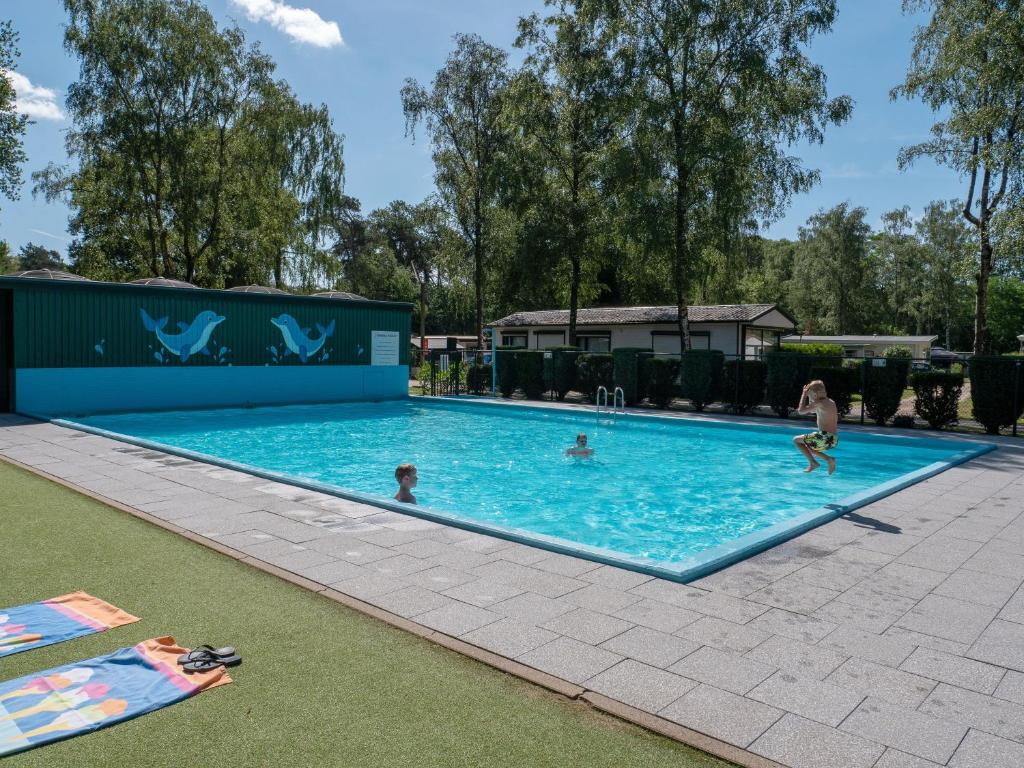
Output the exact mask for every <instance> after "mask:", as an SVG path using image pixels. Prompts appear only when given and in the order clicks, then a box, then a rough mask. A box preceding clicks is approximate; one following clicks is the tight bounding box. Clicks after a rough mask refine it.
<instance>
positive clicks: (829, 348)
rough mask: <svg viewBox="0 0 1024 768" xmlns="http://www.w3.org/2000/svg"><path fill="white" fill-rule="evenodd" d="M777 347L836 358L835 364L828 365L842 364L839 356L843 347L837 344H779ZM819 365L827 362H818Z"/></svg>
mask: <svg viewBox="0 0 1024 768" xmlns="http://www.w3.org/2000/svg"><path fill="white" fill-rule="evenodd" d="M779 349H780V350H782V351H783V352H790V353H795V354H797V355H810V356H811V357H831V358H836V361H835V364H834V365H832V366H830V367H838V366H839V365H841V364H842V360H841V359H840V358H842V357H843V348H842V347H841V346H840V345H839V344H781V345H780V346H779ZM819 365H820V366H825V365H828V363H819Z"/></svg>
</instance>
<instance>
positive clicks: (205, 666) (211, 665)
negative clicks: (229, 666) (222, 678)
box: [181, 659, 224, 672]
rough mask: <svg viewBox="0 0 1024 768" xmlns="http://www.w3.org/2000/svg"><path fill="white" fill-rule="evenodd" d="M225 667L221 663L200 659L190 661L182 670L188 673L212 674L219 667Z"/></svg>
mask: <svg viewBox="0 0 1024 768" xmlns="http://www.w3.org/2000/svg"><path fill="white" fill-rule="evenodd" d="M222 666H224V665H223V664H222V663H221V662H219V661H215V660H213V659H198V660H196V661H188V662H185V663H184V664H182V665H181V668H182V669H183V670H185V671H186V672H211V671H212V670H214V669H217V667H222Z"/></svg>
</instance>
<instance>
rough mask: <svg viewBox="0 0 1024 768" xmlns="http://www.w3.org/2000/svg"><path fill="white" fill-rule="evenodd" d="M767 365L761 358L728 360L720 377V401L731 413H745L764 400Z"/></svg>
mask: <svg viewBox="0 0 1024 768" xmlns="http://www.w3.org/2000/svg"><path fill="white" fill-rule="evenodd" d="M767 376H768V366H767V365H765V363H764V362H763V361H761V360H729V361H728V362H727V363H726V364H725V370H724V373H723V377H722V401H723V402H725V403H726V405H727V407H728V408H729V410H730V411H732V412H733V413H747V412H748V411H749V410H750V409H751V408H754V407H756V406H758V405H760V404H761V401H762V400H764V385H765V380H766V379H767Z"/></svg>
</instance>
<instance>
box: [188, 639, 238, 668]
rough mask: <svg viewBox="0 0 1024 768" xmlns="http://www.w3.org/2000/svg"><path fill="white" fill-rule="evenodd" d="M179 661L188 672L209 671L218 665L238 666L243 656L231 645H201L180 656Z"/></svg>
mask: <svg viewBox="0 0 1024 768" xmlns="http://www.w3.org/2000/svg"><path fill="white" fill-rule="evenodd" d="M178 663H179V664H180V665H181V668H182V669H183V670H185V671H186V672H209V671H210V670H213V669H216V668H217V667H237V666H238V665H239V664H241V663H242V657H241V656H239V655H238V654H237V653H235V649H234V648H232V647H231V646H230V645H229V646H225V647H224V648H214V647H213V646H212V645H200V646H199V647H197V648H194V649H193V650H191V651H189V652H188V653H186V654H184V655H183V656H179V657H178Z"/></svg>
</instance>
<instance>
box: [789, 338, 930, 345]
mask: <svg viewBox="0 0 1024 768" xmlns="http://www.w3.org/2000/svg"><path fill="white" fill-rule="evenodd" d="M938 338H939V337H938V336H786V337H785V338H783V339H782V343H783V344H799V343H801V342H803V343H805V344H851V345H852V344H931V343H932V342H933V341H935V340H936V339H938Z"/></svg>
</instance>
